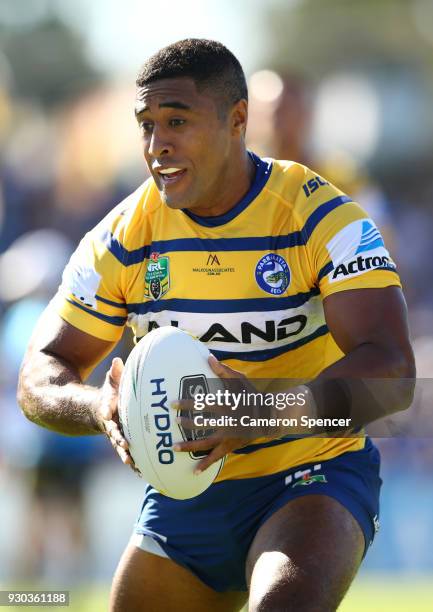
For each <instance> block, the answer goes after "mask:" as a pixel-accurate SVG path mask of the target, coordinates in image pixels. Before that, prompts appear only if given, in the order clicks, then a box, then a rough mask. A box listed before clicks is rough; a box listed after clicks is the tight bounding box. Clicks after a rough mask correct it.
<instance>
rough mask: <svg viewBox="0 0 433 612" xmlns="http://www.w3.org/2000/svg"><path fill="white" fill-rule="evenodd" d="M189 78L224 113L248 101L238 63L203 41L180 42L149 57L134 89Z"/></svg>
mask: <svg viewBox="0 0 433 612" xmlns="http://www.w3.org/2000/svg"><path fill="white" fill-rule="evenodd" d="M179 77H189V78H191V79H193V80H194V82H195V84H196V86H197V89H198V90H199V91H201V90H203V89H206V88H210V89H212V90H213V91H215V93H216V94H217V96H218V97H219V98H220V101H221V103H222V105H223V106H224V110H227V109H228V108H229V107H230V106H233V104H236V102H238V101H239V100H242V99H245V100H248V88H247V82H246V79H245V74H244V71H243V70H242V66H241V65H240V63H239V60H238V59H237V58H236V57H235V56H234V55H233V53H232V52H231V51H229V50H228V49H227V47H225V46H224V45H222V44H221V43H219V42H217V41H215V40H206V39H204V38H186V39H185V40H179V41H178V42H175V43H173V44H171V45H168V46H167V47H164V48H163V49H160V50H159V51H158V52H157V53H155V54H154V55H152V56H151V57H150V58H149V59H148V60H147V61H146V62H145V63H144V65H143V66H142V67H141V70H140V72H139V74H138V77H137V81H136V84H137V87H144V86H145V85H148V84H149V83H152V82H154V81H159V80H161V79H174V78H179Z"/></svg>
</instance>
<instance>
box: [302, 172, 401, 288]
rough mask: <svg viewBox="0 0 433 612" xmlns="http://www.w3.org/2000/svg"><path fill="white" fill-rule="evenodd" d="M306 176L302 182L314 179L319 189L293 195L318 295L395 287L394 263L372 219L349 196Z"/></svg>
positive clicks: (323, 181)
mask: <svg viewBox="0 0 433 612" xmlns="http://www.w3.org/2000/svg"><path fill="white" fill-rule="evenodd" d="M308 173H309V174H310V175H311V176H309V174H308ZM308 173H307V183H306V184H307V185H308V184H310V185H312V184H313V183H312V181H318V182H317V184H318V185H319V188H317V189H316V190H315V192H314V193H311V189H310V190H305V189H302V188H301V190H300V194H299V195H298V197H300V198H303V199H304V211H305V212H304V214H305V219H306V221H305V225H304V234H305V240H306V244H307V250H308V253H309V260H310V263H311V274H312V276H313V278H312V281H313V283H314V284H315V285H316V286H318V287H319V289H320V293H321V295H322V297H326V296H328V295H331V294H332V293H336V292H338V291H346V290H348V289H363V288H383V287H388V286H391V285H396V286H399V287H400V286H401V283H400V279H399V276H398V274H397V271H396V265H395V263H394V261H393V260H392V258H391V256H390V254H389V252H388V250H387V248H386V246H385V243H384V240H383V237H382V235H381V233H380V231H379V229H378V228H377V226H376V224H375V223H374V221H373V220H372V219H371V218H370V217H369V216H368V215H367V213H366V212H365V211H364V210H363V209H362V207H361V206H360V205H359V204H357V203H356V202H354V201H353V200H352V199H351V198H350V197H349V196H347V195H345V194H344V193H342V192H341V191H340V190H338V189H337V188H336V187H334V186H333V185H331V184H329V183H327V182H326V181H325V180H324V179H322V178H321V177H319V176H317V175H314V173H313V172H311V171H308ZM308 181H309V183H308ZM307 191H309V192H310V195H309V196H307ZM305 200H308V203H306V202H305Z"/></svg>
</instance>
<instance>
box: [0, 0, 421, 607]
mask: <svg viewBox="0 0 433 612" xmlns="http://www.w3.org/2000/svg"><path fill="white" fill-rule="evenodd" d="M188 36H196V37H206V38H215V39H218V40H220V41H221V42H223V43H225V44H226V45H227V46H228V47H229V48H230V49H231V50H232V51H233V52H234V53H235V54H236V55H237V56H238V58H239V59H240V61H241V63H242V64H243V66H244V68H245V70H246V73H247V76H248V80H249V87H250V98H251V104H250V127H249V131H248V142H249V146H250V148H251V149H253V150H254V151H255V152H256V153H258V154H263V155H270V156H273V157H278V158H283V159H294V160H297V161H300V162H303V163H306V164H308V165H310V166H312V167H313V168H315V169H316V170H317V171H319V172H321V173H322V174H323V175H324V176H325V177H326V178H327V179H329V180H331V181H333V182H335V183H336V184H337V185H338V186H340V187H341V188H342V189H344V190H345V191H347V192H348V193H350V194H351V195H352V196H353V197H354V198H355V199H357V200H358V201H359V202H360V203H361V204H362V205H363V206H364V207H365V208H366V209H367V210H368V212H370V213H371V215H372V216H373V218H374V219H375V221H376V222H377V224H378V225H379V227H380V228H381V229H382V231H383V233H384V234H385V236H386V241H387V242H388V245H389V248H390V250H391V252H392V254H393V256H394V259H395V260H396V261H397V264H398V268H399V270H400V273H401V276H402V280H403V283H404V289H405V293H406V297H407V301H408V304H409V312H410V325H411V333H412V337H413V342H414V348H415V352H416V358H417V366H418V376H420V377H424V378H430V377H432V372H433V331H432V330H433V284H432V282H431V279H432V271H433V247H432V239H431V236H432V233H433V215H432V200H433V172H432V166H433V146H432V143H433V112H432V108H433V3H432V2H431V1H430V0H363V1H362V2H360V1H357V0H345V1H344V2H342V1H341V0H321V1H320V2H319V1H318V0H237V2H231V0H219V1H218V2H216V1H212V0H207V1H199V0H183V2H181V3H180V2H176V1H174V0H172V1H170V0H169V1H166V2H164V3H160V4H159V6H157V5H156V3H150V2H143V1H140V0H126V1H123V2H122V1H121V0H105V1H104V0H92V2H87V1H86V0H75V1H74V2H72V0H69V1H68V0H27V1H24V0H2V2H1V4H0V142H1V150H0V160H1V170H0V315H1V320H0V354H1V357H2V359H1V363H2V368H1V371H0V415H1V428H0V585H1V586H2V587H3V588H7V587H8V586H10V585H15V584H21V585H25V584H42V583H43V584H49V585H51V588H61V587H64V588H72V587H73V586H77V588H81V587H82V585H96V584H101V585H102V587H101V588H102V589H106V588H108V585H109V582H110V580H111V576H112V574H113V571H114V569H115V567H116V563H117V560H118V557H119V555H120V553H121V551H122V549H123V547H124V545H125V543H126V541H127V538H128V537H129V534H130V532H131V530H132V524H133V521H134V519H135V516H136V513H137V512H138V510H139V507H140V498H141V494H142V489H143V485H142V483H141V482H140V480H139V479H137V478H136V476H135V475H134V474H132V472H130V471H128V470H127V469H125V468H124V467H123V466H122V465H121V464H120V462H119V461H118V460H116V458H115V457H114V455H113V453H112V449H111V446H110V445H109V444H108V443H107V442H106V440H105V439H102V437H89V438H75V439H72V438H67V437H62V436H58V435H56V434H54V433H51V432H48V431H46V430H43V429H40V428H38V427H36V426H35V425H33V424H31V423H30V422H28V421H26V419H25V418H24V417H23V416H22V414H21V413H20V411H19V409H18V408H17V405H16V401H15V388H16V380H17V374H18V368H19V364H20V361H21V359H22V356H23V353H24V350H25V346H26V343H27V341H28V338H29V335H30V333H31V330H32V328H33V326H34V324H35V321H36V320H37V318H38V316H39V314H40V313H41V311H42V310H43V308H44V307H45V305H46V304H47V302H48V301H49V299H50V298H51V296H52V295H53V293H54V292H55V290H56V287H57V285H58V284H59V281H60V277H61V272H62V269H63V267H64V265H65V263H66V261H67V260H68V258H69V256H70V254H71V252H72V251H73V250H74V248H75V245H76V244H77V242H78V241H79V239H80V238H81V236H82V235H83V234H84V233H85V232H86V231H87V230H88V229H90V228H91V227H92V226H93V225H94V224H95V223H96V222H97V221H98V220H99V219H100V218H101V217H102V216H103V215H104V214H105V213H106V212H107V211H109V210H110V209H111V208H112V207H113V206H114V205H115V204H116V203H118V202H119V201H120V200H121V199H122V198H123V197H124V196H126V195H127V194H128V193H130V192H131V191H132V190H134V189H135V188H136V187H137V186H138V184H140V183H141V182H142V181H143V180H144V179H145V178H146V169H145V166H144V161H143V159H142V155H141V151H140V142H139V134H138V131H137V129H136V126H135V122H134V116H133V100H134V79H135V75H136V73H137V72H138V69H139V67H140V64H141V63H142V62H143V60H144V59H145V58H146V57H147V56H148V55H150V54H151V53H153V52H154V51H156V50H157V49H158V48H160V47H161V46H164V45H166V44H168V43H170V42H173V41H175V40H178V39H180V38H185V37H188ZM125 336H127V337H125V338H124V340H123V341H122V344H121V346H120V347H119V348H118V349H117V351H118V352H119V353H120V354H122V355H126V354H127V353H128V350H129V348H130V346H131V344H130V342H131V341H130V338H129V336H128V335H127V334H126V335H125ZM104 371H105V365H103V366H102V367H99V368H98V370H97V371H96V372H95V373H94V374H93V375H92V379H91V382H93V383H94V384H99V383H100V382H101V379H102V376H103V374H104ZM432 442H433V441H432V440H431V439H406V440H401V439H400V440H392V439H387V440H378V442H377V443H378V445H379V446H380V448H381V451H382V455H383V479H384V486H383V496H382V516H381V519H382V520H381V523H382V526H381V530H380V532H379V535H378V537H377V540H376V542H375V544H374V546H373V548H372V549H371V551H370V552H369V554H368V556H367V558H366V560H365V563H364V566H363V570H362V577H361V579H360V582H359V583H358V584H359V585H361V587H362V585H363V584H370V583H369V582H368V580H369V579H371V578H374V577H380V579H381V580H383V581H384V582H387V583H389V584H392V585H394V587H395V589H397V587H398V584H402V583H404V584H408V585H412V587H410V586H408V587H407V588H408V589H410V588H412V591H411V597H412V600H411V601H412V603H413V607H414V609H419V610H421V609H423V610H424V609H425V610H427V609H433V604H432V607H431V608H430V607H429V606H428V605H427V607H425V608H424V607H421V606H422V604H421V603H420V602H421V591H417V589H416V588H414V586H413V585H414V584H416V583H417V580H420V579H422V578H423V579H424V582H425V579H427V580H430V579H431V577H433V477H432V470H433V444H432ZM362 581H364V582H362ZM361 587H359V586H358V589H360V588H361ZM359 592H360V593H361V595H359V597H360V598H361V599H360V601H361V602H362V601H367V600H366V599H365V600H362V597H363V596H365V597H368V594H367V592H365V593H364V595H362V592H361V591H359ZM418 597H419V598H420V599H419V600H418V599H417V598H418ZM431 601H433V595H432V600H431ZM418 604H419V605H418ZM353 606H354V607H348V608H347V610H348V611H350V610H355V606H356V604H355V603H354V604H353ZM417 606H418V607H417ZM83 609H96V608H86V607H84V608H83ZM102 609H103V608H102ZM356 609H358V608H356ZM359 609H365V607H362V605H361V607H360V608H359ZM369 609H370V610H372V609H374V608H372V607H370V608H369ZM382 609H383V606H382ZM394 609H396V607H395V606H394Z"/></svg>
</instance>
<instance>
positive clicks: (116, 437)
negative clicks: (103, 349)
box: [98, 357, 136, 470]
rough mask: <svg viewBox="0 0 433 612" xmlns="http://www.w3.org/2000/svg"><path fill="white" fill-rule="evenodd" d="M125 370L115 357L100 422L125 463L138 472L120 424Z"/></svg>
mask: <svg viewBox="0 0 433 612" xmlns="http://www.w3.org/2000/svg"><path fill="white" fill-rule="evenodd" d="M123 368H124V365H123V361H122V360H121V359H120V358H119V357H115V358H114V359H113V361H112V363H111V367H110V369H109V370H108V372H107V374H106V376H105V381H104V384H103V386H102V402H101V405H100V408H99V414H98V422H99V423H100V424H101V428H102V431H103V432H104V433H105V434H106V435H107V437H108V439H109V440H110V442H111V445H112V447H113V448H114V450H115V451H116V452H117V454H118V455H119V457H120V458H121V460H122V461H123V463H125V464H127V465H130V466H131V467H132V468H133V469H134V470H136V468H135V466H134V462H133V460H132V457H131V455H130V454H129V446H128V442H127V441H126V440H125V438H124V437H123V435H122V433H121V431H120V424H119V413H118V400H119V385H120V379H121V377H122V372H123Z"/></svg>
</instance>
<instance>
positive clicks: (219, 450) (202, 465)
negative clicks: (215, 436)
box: [194, 444, 228, 474]
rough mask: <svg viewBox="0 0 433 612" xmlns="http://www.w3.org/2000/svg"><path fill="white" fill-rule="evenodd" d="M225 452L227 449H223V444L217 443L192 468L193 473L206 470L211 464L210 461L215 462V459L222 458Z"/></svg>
mask: <svg viewBox="0 0 433 612" xmlns="http://www.w3.org/2000/svg"><path fill="white" fill-rule="evenodd" d="M227 452H228V451H227V450H226V449H225V447H224V445H223V444H219V445H218V446H216V447H215V448H214V449H213V450H212V451H211V452H210V453H209V455H208V456H207V457H205V458H204V459H202V460H201V461H200V462H199V464H198V466H197V467H196V468H195V470H194V474H201V472H204V471H205V470H207V468H208V467H209V466H210V465H212V463H215V461H218V460H219V459H222V457H224V455H226V454H227Z"/></svg>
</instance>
